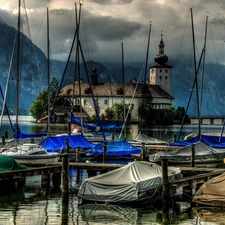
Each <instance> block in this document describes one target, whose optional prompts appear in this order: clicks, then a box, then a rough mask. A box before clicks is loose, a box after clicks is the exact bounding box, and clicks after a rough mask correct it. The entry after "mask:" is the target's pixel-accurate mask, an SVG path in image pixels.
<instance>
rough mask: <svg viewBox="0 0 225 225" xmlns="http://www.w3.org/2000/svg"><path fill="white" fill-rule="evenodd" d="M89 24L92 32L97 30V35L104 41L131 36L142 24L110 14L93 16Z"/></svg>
mask: <svg viewBox="0 0 225 225" xmlns="http://www.w3.org/2000/svg"><path fill="white" fill-rule="evenodd" d="M88 24H89V26H90V28H91V29H90V31H91V33H92V32H93V31H95V37H96V38H98V39H99V40H104V41H112V40H115V39H117V40H118V38H127V37H130V36H132V34H134V33H135V32H136V31H138V30H140V28H141V25H140V24H139V23H137V22H131V21H127V20H125V19H118V18H113V17H109V16H107V17H106V16H105V17H103V16H101V17H96V16H92V17H91V18H90V19H89V21H88Z"/></svg>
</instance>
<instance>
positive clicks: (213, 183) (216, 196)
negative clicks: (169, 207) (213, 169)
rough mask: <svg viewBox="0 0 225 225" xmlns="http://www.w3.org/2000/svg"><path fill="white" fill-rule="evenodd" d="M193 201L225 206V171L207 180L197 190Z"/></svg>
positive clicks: (201, 203)
mask: <svg viewBox="0 0 225 225" xmlns="http://www.w3.org/2000/svg"><path fill="white" fill-rule="evenodd" d="M192 201H193V202H195V203H197V204H200V205H207V206H218V207H224V206H225V173H222V174H221V175H219V176H216V177H214V178H212V179H210V180H208V181H207V182H205V183H204V184H203V185H202V186H201V187H200V188H199V189H198V191H197V192H196V194H195V196H194V197H193V199H192Z"/></svg>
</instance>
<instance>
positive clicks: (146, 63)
mask: <svg viewBox="0 0 225 225" xmlns="http://www.w3.org/2000/svg"><path fill="white" fill-rule="evenodd" d="M151 28H152V22H151V21H150V25H149V32H148V44H147V52H146V59H145V73H144V85H143V88H144V90H143V96H142V104H141V106H142V110H143V108H144V100H145V98H146V96H145V92H146V77H147V66H148V53H149V45H150V36H151ZM142 122H143V116H141V126H140V127H141V129H140V133H141V132H142Z"/></svg>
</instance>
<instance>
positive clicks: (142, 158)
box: [141, 142, 145, 161]
mask: <svg viewBox="0 0 225 225" xmlns="http://www.w3.org/2000/svg"><path fill="white" fill-rule="evenodd" d="M144 159H145V143H144V142H142V143H141V161H144Z"/></svg>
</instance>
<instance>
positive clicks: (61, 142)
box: [40, 134, 95, 152]
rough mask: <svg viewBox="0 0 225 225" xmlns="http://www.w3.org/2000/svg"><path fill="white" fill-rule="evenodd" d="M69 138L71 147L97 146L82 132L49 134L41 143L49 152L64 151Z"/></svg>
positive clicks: (87, 147) (85, 147)
mask: <svg viewBox="0 0 225 225" xmlns="http://www.w3.org/2000/svg"><path fill="white" fill-rule="evenodd" d="M67 139H68V140H69V146H70V148H77V147H80V148H83V149H90V148H93V147H94V146H95V144H93V143H91V142H89V141H88V140H87V139H86V138H85V137H84V136H83V135H82V134H73V135H61V136H49V137H46V138H45V139H44V140H43V141H42V142H41V143H40V145H41V146H43V147H45V149H46V150H47V152H59V151H62V152H64V151H65V149H66V140H67Z"/></svg>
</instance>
